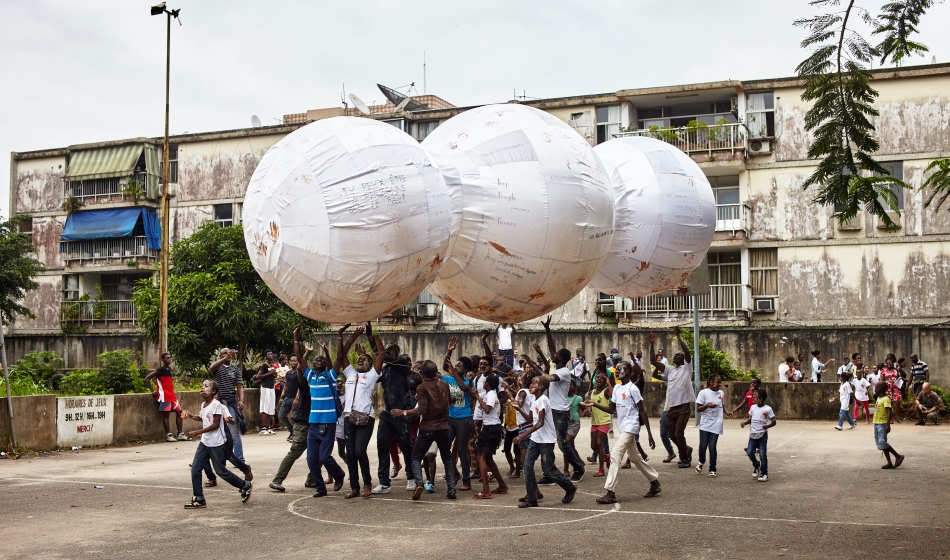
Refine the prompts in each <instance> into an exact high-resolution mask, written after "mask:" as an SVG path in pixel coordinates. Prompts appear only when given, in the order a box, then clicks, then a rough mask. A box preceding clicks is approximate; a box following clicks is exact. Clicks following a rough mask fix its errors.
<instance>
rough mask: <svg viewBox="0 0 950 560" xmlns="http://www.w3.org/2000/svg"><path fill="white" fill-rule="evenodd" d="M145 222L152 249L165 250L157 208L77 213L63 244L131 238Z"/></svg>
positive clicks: (71, 218)
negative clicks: (137, 227)
mask: <svg viewBox="0 0 950 560" xmlns="http://www.w3.org/2000/svg"><path fill="white" fill-rule="evenodd" d="M139 220H141V223H142V228H143V229H144V230H145V238H146V240H147V241H148V248H149V249H161V248H162V226H161V224H160V223H159V221H158V214H157V213H156V212H155V210H154V209H153V208H116V209H113V210H85V211H81V212H73V213H72V214H70V215H69V216H68V217H67V218H66V227H64V228H63V241H79V240H82V239H106V238H112V237H131V236H132V234H133V232H134V231H135V226H136V224H138V223H139Z"/></svg>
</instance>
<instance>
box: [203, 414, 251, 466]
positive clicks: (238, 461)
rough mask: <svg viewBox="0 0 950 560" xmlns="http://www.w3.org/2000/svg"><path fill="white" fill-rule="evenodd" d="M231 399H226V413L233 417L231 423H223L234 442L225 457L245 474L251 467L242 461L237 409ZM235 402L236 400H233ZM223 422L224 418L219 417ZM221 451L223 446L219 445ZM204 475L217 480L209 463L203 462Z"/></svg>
mask: <svg viewBox="0 0 950 560" xmlns="http://www.w3.org/2000/svg"><path fill="white" fill-rule="evenodd" d="M231 402H232V401H227V403H228V414H230V415H231V418H234V423H233V424H225V426H227V428H228V432H230V433H231V442H232V443H233V444H234V448H233V449H232V450H231V455H230V456H229V457H227V460H228V461H231V464H232V465H234V466H235V467H237V469H238V470H239V471H241V472H242V473H244V474H247V471H249V470H251V467H250V466H248V464H247V463H245V462H244V448H243V447H242V446H241V428H240V426H238V422H237V409H236V408H235V407H234V406H233V405H232V404H231ZM233 402H234V403H236V402H237V401H236V400H235V401H233ZM221 421H222V422H224V418H222V419H221ZM221 449H222V452H223V450H224V447H223V446H222V447H221ZM204 471H205V476H206V477H208V480H217V477H216V476H215V474H214V472H213V471H212V470H211V463H207V464H205V469H204Z"/></svg>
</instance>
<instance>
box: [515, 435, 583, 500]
mask: <svg viewBox="0 0 950 560" xmlns="http://www.w3.org/2000/svg"><path fill="white" fill-rule="evenodd" d="M538 457H540V458H541V473H542V474H543V475H544V477H545V478H550V479H551V480H553V481H554V482H555V483H557V485H558V486H560V487H561V488H563V489H564V490H565V491H568V490H570V489H572V488H574V484H573V483H572V482H571V481H570V479H569V478H567V477H566V476H564V473H562V472H561V471H559V470H558V468H557V467H556V466H555V465H554V444H553V443H535V441H534V440H532V439H529V440H528V449H527V450H526V451H525V455H524V485H525V488H526V489H527V491H528V496H527V500H528V503H532V504H536V503H537V502H538V494H537V492H536V491H535V487H536V486H537V485H538V481H537V479H536V478H535V476H534V463H535V462H536V461H537V460H538Z"/></svg>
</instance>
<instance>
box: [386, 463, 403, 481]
mask: <svg viewBox="0 0 950 560" xmlns="http://www.w3.org/2000/svg"><path fill="white" fill-rule="evenodd" d="M401 470H402V465H393V470H391V471H389V478H396V477H397V476H399V471H401Z"/></svg>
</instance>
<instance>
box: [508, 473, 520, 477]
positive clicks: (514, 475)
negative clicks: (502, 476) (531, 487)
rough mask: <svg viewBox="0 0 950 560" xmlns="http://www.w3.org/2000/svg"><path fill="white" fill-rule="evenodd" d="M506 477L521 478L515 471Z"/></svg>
mask: <svg viewBox="0 0 950 560" xmlns="http://www.w3.org/2000/svg"><path fill="white" fill-rule="evenodd" d="M508 478H521V473H520V472H516V473H515V474H511V475H508Z"/></svg>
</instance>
